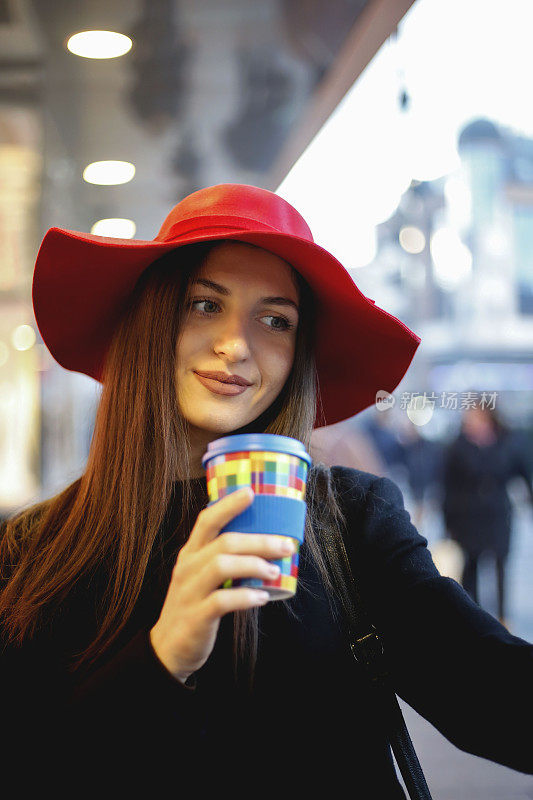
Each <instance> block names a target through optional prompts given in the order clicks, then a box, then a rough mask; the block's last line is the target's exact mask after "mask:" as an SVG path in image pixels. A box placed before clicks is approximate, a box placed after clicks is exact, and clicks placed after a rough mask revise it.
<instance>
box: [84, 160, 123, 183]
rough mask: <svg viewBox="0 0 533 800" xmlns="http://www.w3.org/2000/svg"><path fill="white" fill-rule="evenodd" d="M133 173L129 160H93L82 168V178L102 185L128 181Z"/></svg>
mask: <svg viewBox="0 0 533 800" xmlns="http://www.w3.org/2000/svg"><path fill="white" fill-rule="evenodd" d="M134 175H135V167H134V165H133V164H130V162H129V161H93V163H92V164H88V165H87V166H86V167H85V169H84V170H83V180H84V181H87V183H97V184H100V185H102V186H104V185H105V186H112V185H115V184H117V183H128V181H131V179H132V178H133V176H134Z"/></svg>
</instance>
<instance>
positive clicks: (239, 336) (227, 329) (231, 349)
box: [213, 320, 250, 361]
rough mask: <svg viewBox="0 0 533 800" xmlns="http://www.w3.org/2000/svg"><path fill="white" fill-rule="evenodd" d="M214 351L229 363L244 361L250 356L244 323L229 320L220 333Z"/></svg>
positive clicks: (216, 338)
mask: <svg viewBox="0 0 533 800" xmlns="http://www.w3.org/2000/svg"><path fill="white" fill-rule="evenodd" d="M213 350H214V351H215V353H216V354H217V355H219V356H225V357H226V358H227V359H228V360H229V361H242V360H243V359H245V358H248V357H249V356H250V346H249V343H248V336H247V333H246V327H245V324H244V322H241V321H239V320H232V321H230V320H227V321H225V322H224V325H223V328H222V330H220V331H219V332H218V335H217V336H216V337H215V341H214V343H213Z"/></svg>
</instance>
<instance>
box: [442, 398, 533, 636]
mask: <svg viewBox="0 0 533 800" xmlns="http://www.w3.org/2000/svg"><path fill="white" fill-rule="evenodd" d="M516 476H520V477H522V478H523V479H524V481H525V482H526V485H527V488H528V492H529V495H530V498H531V500H532V503H533V489H532V486H531V469H530V465H529V463H528V457H527V453H526V452H525V450H524V448H523V446H522V444H521V440H520V439H519V438H518V436H517V435H515V434H514V433H513V431H511V430H509V429H508V428H507V426H505V425H504V424H503V422H502V421H501V419H500V418H499V416H498V414H497V413H496V412H495V411H494V410H493V409H490V408H488V407H484V408H481V407H473V408H469V409H467V410H466V411H465V412H464V415H463V419H462V424H461V429H460V432H459V434H458V436H457V437H456V438H455V439H454V440H453V441H452V442H451V444H450V445H449V446H448V448H447V449H446V452H445V455H444V466H443V497H442V503H443V514H444V522H445V525H446V529H447V532H448V534H449V536H450V537H451V538H452V539H454V540H455V541H456V542H458V543H459V544H460V545H461V547H462V549H463V552H464V567H463V575H462V584H463V587H464V588H465V589H466V591H467V592H468V593H469V594H470V596H471V597H472V599H473V600H475V601H476V602H478V597H479V586H478V567H479V561H480V558H481V557H482V556H484V555H485V554H487V555H490V556H491V557H492V560H493V563H494V566H495V574H496V588H497V613H498V617H499V619H500V621H501V622H502V623H503V624H506V620H507V611H508V609H507V594H506V562H507V556H508V553H509V546H510V540H511V521H512V507H511V501H510V499H509V495H508V493H507V483H508V482H509V480H510V479H511V478H513V477H516Z"/></svg>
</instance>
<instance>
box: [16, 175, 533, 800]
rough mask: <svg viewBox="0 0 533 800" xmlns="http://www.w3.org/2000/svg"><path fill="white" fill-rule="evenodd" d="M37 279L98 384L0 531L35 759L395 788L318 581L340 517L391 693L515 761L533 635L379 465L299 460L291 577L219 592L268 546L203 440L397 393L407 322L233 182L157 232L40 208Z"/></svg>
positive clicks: (72, 348)
mask: <svg viewBox="0 0 533 800" xmlns="http://www.w3.org/2000/svg"><path fill="white" fill-rule="evenodd" d="M33 300H34V308H35V314H36V319H37V322H38V325H39V328H40V331H41V334H42V336H43V339H44V341H45V343H46V344H47V346H48V348H49V349H50V351H51V353H52V355H53V356H54V357H55V358H56V360H57V361H58V362H59V363H60V364H62V365H63V366H64V367H66V368H68V369H74V370H78V371H81V372H84V373H86V374H88V375H91V376H92V377H94V378H96V379H98V380H101V381H102V382H103V392H102V397H101V401H100V406H99V409H98V414H97V419H96V424H95V430H94V436H93V441H92V445H91V451H90V454H89V458H88V462H87V467H86V470H85V472H84V474H83V475H82V476H81V478H80V479H79V480H77V481H75V482H74V483H73V484H72V485H71V486H69V487H67V489H65V491H64V492H62V493H61V494H60V495H58V496H57V497H55V498H51V499H50V500H48V501H46V502H45V503H41V504H39V505H38V506H36V507H34V508H32V509H28V510H26V511H24V512H23V513H21V514H20V515H19V516H18V517H17V518H15V519H13V520H11V521H9V522H8V524H7V526H5V527H4V537H3V544H2V547H3V571H4V578H5V588H4V591H3V594H2V596H1V598H0V599H1V606H0V608H1V611H2V615H3V620H4V629H5V636H6V642H7V647H6V653H5V657H4V663H5V670H6V672H5V674H7V675H8V676H9V677H8V678H7V679H6V680H5V681H4V687H7V686H9V690H8V689H7V688H6V697H5V703H4V707H6V706H10V709H11V710H10V712H6V713H7V714H8V717H7V718H8V720H9V722H8V723H7V725H8V726H9V727H10V728H11V729H13V728H14V727H15V726H16V725H17V724H18V725H19V727H20V728H21V729H22V730H21V731H20V735H21V736H25V738H26V739H27V736H28V730H31V731H32V738H33V740H34V741H35V740H36V739H37V740H38V741H39V742H42V741H43V740H46V742H47V748H46V752H47V754H48V758H49V761H48V764H50V758H51V759H52V760H53V761H54V763H55V764H57V763H59V764H60V765H61V766H63V765H64V764H65V763H68V764H70V765H72V764H74V765H75V766H76V769H77V773H76V774H77V776H78V778H77V779H78V780H79V778H80V776H82V778H83V780H84V781H86V780H87V779H88V778H89V777H91V779H92V780H93V781H95V782H96V785H97V787H100V784H99V781H100V780H103V778H102V776H103V775H104V774H105V775H106V778H105V780H106V781H109V778H108V777H107V772H104V770H107V771H109V770H111V774H112V775H113V778H114V780H115V781H117V785H118V786H120V787H123V786H124V785H125V782H128V785H129V786H131V787H132V788H136V787H138V786H139V784H140V782H141V781H145V780H146V782H147V784H148V785H149V786H151V788H152V789H153V788H154V787H155V786H157V787H159V786H162V785H163V784H165V785H168V786H170V787H171V788H173V789H174V790H175V791H178V789H179V787H181V786H183V785H185V786H187V787H188V789H190V790H191V791H194V792H195V793H196V794H197V795H198V796H200V797H202V796H205V794H206V793H207V790H208V789H210V790H212V789H215V790H219V791H220V789H221V788H224V790H231V789H233V788H235V789H236V790H237V791H250V792H252V791H253V792H254V793H255V794H257V793H259V794H261V793H266V792H268V793H269V794H271V793H272V792H273V791H274V792H278V793H279V794H281V795H282V796H285V795H286V794H288V792H289V791H296V790H298V791H302V792H305V791H308V792H310V791H312V792H317V791H321V790H325V789H326V788H327V789H328V791H330V792H333V793H335V792H337V791H340V790H344V787H345V786H346V784H347V782H349V785H350V786H354V784H356V785H357V787H358V788H359V789H360V791H361V793H362V795H361V796H374V797H380V798H398V797H403V796H404V795H403V791H402V789H401V787H400V783H399V782H398V780H397V778H396V774H395V770H394V765H393V761H392V757H391V752H390V748H389V746H388V743H387V740H386V736H385V733H384V729H383V724H382V720H381V719H380V718H379V715H378V714H377V712H376V707H375V703H374V700H373V697H372V696H371V695H372V693H371V692H369V691H368V686H367V683H366V679H365V677H364V676H363V674H362V673H361V671H360V668H359V665H358V664H356V662H354V660H353V658H352V655H351V653H350V650H349V647H348V642H347V640H346V638H345V636H344V633H343V626H342V624H341V615H342V609H341V607H340V605H339V602H338V601H337V597H336V595H335V593H334V591H333V588H332V583H331V580H330V567H331V563H330V558H331V556H330V554H329V551H328V548H327V547H326V546H325V544H324V542H325V536H324V534H325V532H326V530H327V528H328V526H331V525H340V526H341V527H342V529H343V531H345V540H346V545H347V549H348V551H349V556H350V559H351V564H352V568H353V571H354V573H355V575H356V578H357V580H358V583H359V587H360V590H361V592H362V594H363V596H364V598H365V602H366V604H367V606H368V609H369V611H370V613H371V615H372V619H373V621H374V624H375V625H376V627H377V628H378V629H379V631H380V632H381V634H382V636H383V638H384V641H385V648H386V652H387V657H388V662H389V668H390V670H391V672H392V674H393V678H394V685H395V688H396V690H397V692H398V693H399V694H400V695H401V696H402V697H403V698H404V699H405V700H407V702H409V703H410V704H411V705H412V706H413V707H414V708H416V709H417V710H418V711H419V712H420V713H421V714H423V715H424V716H425V717H427V718H428V719H429V720H431V722H432V723H433V724H434V725H435V726H436V727H438V728H439V730H441V731H442V732H443V733H444V735H445V736H447V737H448V738H450V739H451V740H452V741H453V742H454V743H455V744H456V745H457V746H458V747H461V748H463V749H466V750H468V751H470V752H472V753H476V754H478V755H482V756H483V757H485V758H490V759H493V760H495V761H499V762H500V763H503V764H507V765H509V766H511V767H513V768H515V769H518V770H523V771H533V762H532V758H531V752H530V749H529V747H528V746H527V743H526V742H524V741H523V737H522V736H521V735H520V734H519V733H517V729H518V728H519V727H520V726H519V723H520V722H525V720H526V719H527V720H529V719H530V715H531V711H532V708H531V706H532V702H531V688H530V683H531V682H530V674H531V666H532V664H533V647H532V646H531V645H529V644H528V643H526V642H524V641H522V640H520V639H517V638H516V637H513V636H511V635H510V634H509V633H508V632H507V631H506V630H505V629H504V628H503V627H502V626H500V625H499V623H498V622H497V621H496V620H494V619H493V618H492V617H491V616H490V615H488V614H486V613H485V612H483V611H482V610H481V609H479V608H478V607H477V606H476V605H475V604H474V603H472V602H471V600H470V599H469V597H468V596H467V595H466V594H465V593H464V591H463V590H462V589H461V587H460V586H459V585H458V584H456V583H454V582H453V581H450V580H449V579H447V578H442V577H441V576H439V573H438V572H437V570H436V568H435V566H434V564H433V562H432V560H431V557H430V554H429V552H428V550H427V548H426V544H427V542H426V540H425V539H424V538H423V537H422V536H420V535H419V534H418V533H417V531H416V530H415V529H414V528H413V526H412V525H411V523H410V520H409V515H408V514H407V512H406V511H405V510H404V508H403V501H402V496H401V493H400V491H399V490H398V488H397V487H396V486H395V484H394V483H392V482H391V481H390V480H388V479H386V478H377V477H376V476H375V475H372V474H370V473H366V472H362V471H358V470H355V469H350V468H345V467H332V468H331V469H327V468H325V467H324V466H323V465H320V464H314V465H313V469H312V470H311V472H310V476H309V481H308V490H307V495H306V499H307V503H308V516H307V520H306V538H305V544H304V546H303V548H302V551H301V554H300V556H301V558H300V576H299V582H298V585H299V589H298V592H297V594H296V596H295V597H294V598H292V599H291V600H288V601H282V602H270V603H267V604H266V603H265V601H266V598H265V597H264V596H263V595H262V593H261V592H257V591H256V590H250V589H244V588H240V589H234V588H232V589H221V588H220V586H221V585H222V584H223V583H224V581H225V580H226V579H227V578H235V577H238V576H257V577H269V576H271V575H272V570H271V565H270V564H269V560H272V559H275V558H277V557H278V558H279V557H280V555H281V554H282V553H283V552H285V551H284V549H283V545H284V541H283V539H282V537H279V538H278V537H275V536H258V535H254V534H247V535H246V534H236V533H226V534H224V535H221V536H220V537H218V536H217V534H218V533H219V531H220V530H221V529H222V528H223V526H224V525H225V524H226V523H227V522H228V521H230V520H231V519H232V518H233V517H235V516H236V515H237V514H238V513H239V512H240V511H242V510H243V509H244V508H245V507H246V506H247V505H248V504H249V503H250V502H251V497H250V494H249V492H248V490H242V491H238V492H234V493H233V494H229V495H227V496H226V497H225V498H223V499H222V500H220V501H219V502H217V503H215V504H213V505H212V506H210V507H209V508H206V503H207V493H206V487H205V474H204V472H203V469H202V467H201V456H202V454H203V453H204V452H205V449H206V447H207V443H208V442H210V441H212V440H213V439H216V438H218V437H220V436H222V435H225V434H229V433H242V432H246V431H268V432H270V433H276V434H282V435H289V436H293V437H295V438H297V439H299V440H301V441H302V442H303V443H304V444H305V445H306V446H308V444H309V440H310V435H311V432H312V430H313V426H317V425H324V424H326V423H327V424H333V423H335V422H337V421H340V420H342V419H346V418H348V417H349V416H351V415H353V414H355V413H356V412H357V411H359V410H361V409H362V408H365V407H366V406H368V405H370V404H371V403H372V402H373V398H374V397H375V393H376V391H377V390H378V389H385V390H387V391H390V392H392V391H393V389H394V388H395V387H396V385H397V384H398V383H399V381H400V380H401V378H402V376H403V374H404V373H405V371H406V369H407V367H408V365H409V363H410V361H411V359H412V357H413V355H414V352H415V350H416V348H417V346H418V343H419V339H418V337H416V336H415V335H414V334H413V333H412V332H411V331H409V330H408V329H407V328H406V327H405V326H404V325H402V323H401V322H399V321H398V320H396V319H395V318H394V317H392V316H391V315H389V314H387V313H386V312H384V311H382V310H381V309H379V308H377V307H376V306H375V305H374V303H373V301H371V300H368V299H367V298H365V297H364V296H363V295H362V294H361V293H360V292H359V290H358V289H357V288H356V287H355V285H354V284H353V282H352V280H351V278H350V277H349V275H348V273H347V272H346V271H345V270H344V269H343V268H342V266H341V265H340V264H339V263H338V262H337V261H336V260H335V259H334V258H333V257H332V256H331V255H330V254H329V253H327V252H326V251H324V250H323V249H322V248H320V247H319V246H318V245H316V244H314V243H313V240H312V236H311V233H310V231H309V229H308V227H307V225H306V223H305V221H304V220H303V219H302V217H301V216H300V215H299V214H298V212H296V211H295V209H293V208H292V207H291V206H290V205H289V204H288V203H286V202H285V201H284V200H282V199H281V198H280V197H277V196H276V195H275V194H273V193H270V192H267V191H265V190H262V189H257V188H254V187H249V186H241V185H231V184H230V185H221V186H216V187H211V188H209V189H204V190H201V191H199V192H196V193H194V194H193V195H191V196H189V197H188V198H185V200H183V201H182V202H181V203H179V204H178V205H177V206H176V207H175V208H174V209H172V211H171V212H170V214H169V215H168V217H167V219H166V220H165V222H164V224H163V226H162V228H161V231H160V232H159V234H158V236H157V237H156V239H155V240H154V241H153V242H131V241H125V242H117V241H116V240H111V239H102V238H101V237H97V236H90V235H87V234H82V233H78V232H74V231H63V230H61V229H57V228H56V229H51V230H50V231H49V232H48V233H47V235H46V236H45V238H44V240H43V243H42V245H41V248H40V251H39V254H38V258H37V263H36V268H35V276H34V283H33ZM213 373H216V374H215V375H214V376H213ZM220 379H222V380H220ZM227 381H231V382H233V383H235V382H238V383H239V384H240V385H241V386H243V387H244V391H239V393H238V394H237V393H235V391H234V389H232V388H231V387H229V386H228V383H227ZM459 654H460V655H459ZM9 714H10V715H9ZM52 724H53V734H51V733H50V730H51V726H52ZM4 726H6V723H4ZM16 741H18V740H16ZM65 752H66V753H68V758H66V757H65ZM50 753H52V755H50ZM58 754H59V755H58ZM54 759H55V760H54ZM58 759H59V762H58ZM58 772H60V770H59V771H58V770H56V771H55V772H54V775H57V774H58ZM41 778H42V775H41ZM106 785H109V784H108V783H107V784H106ZM177 787H178V788H177ZM100 788H101V787H100ZM370 791H371V792H372V794H371V795H370V794H369V792H370Z"/></svg>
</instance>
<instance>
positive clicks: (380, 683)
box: [327, 525, 431, 800]
mask: <svg viewBox="0 0 533 800" xmlns="http://www.w3.org/2000/svg"><path fill="white" fill-rule="evenodd" d="M328 531H329V536H328V537H327V538H328V539H330V540H331V541H328V543H327V549H328V551H329V560H330V564H331V566H332V567H333V568H332V570H331V574H332V578H333V582H334V584H335V585H336V589H337V591H338V593H339V596H340V598H341V600H342V604H343V606H344V609H345V613H346V617H347V619H346V624H347V628H348V636H349V644H350V650H351V652H352V655H353V657H354V658H355V660H356V661H357V663H358V664H360V665H361V666H362V668H363V670H364V673H365V674H366V676H367V677H368V679H369V681H370V684H371V686H372V687H373V691H374V693H375V698H376V705H377V707H378V709H379V712H380V713H381V715H382V718H383V720H384V724H385V726H386V730H387V737H388V740H389V743H390V745H391V747H392V751H393V753H394V757H395V759H396V763H397V764H398V767H399V769H400V772H401V775H402V778H403V780H404V783H405V786H406V788H407V791H408V792H409V797H410V798H411V800H431V794H430V791H429V788H428V785H427V783H426V779H425V777H424V773H423V771H422V767H421V766H420V762H419V760H418V757H417V755H416V752H415V748H414V746H413V742H412V741H411V737H410V736H409V731H408V730H407V726H406V724H405V720H404V718H403V714H402V710H401V708H400V705H399V703H398V698H397V697H396V693H395V691H394V689H393V687H392V685H391V684H390V679H389V674H388V670H387V665H386V661H385V654H384V649H383V641H382V639H381V637H380V635H379V633H378V632H377V630H376V628H375V627H374V625H373V624H372V622H371V620H370V618H369V616H368V613H367V611H366V608H365V606H364V603H363V600H362V598H361V595H360V593H359V590H358V588H357V584H356V582H355V580H354V577H353V573H352V569H351V566H350V560H349V558H348V554H347V552H346V547H345V544H344V541H343V538H342V533H341V531H340V530H339V528H338V526H336V525H332V526H328ZM332 555H333V558H331V556H332Z"/></svg>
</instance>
